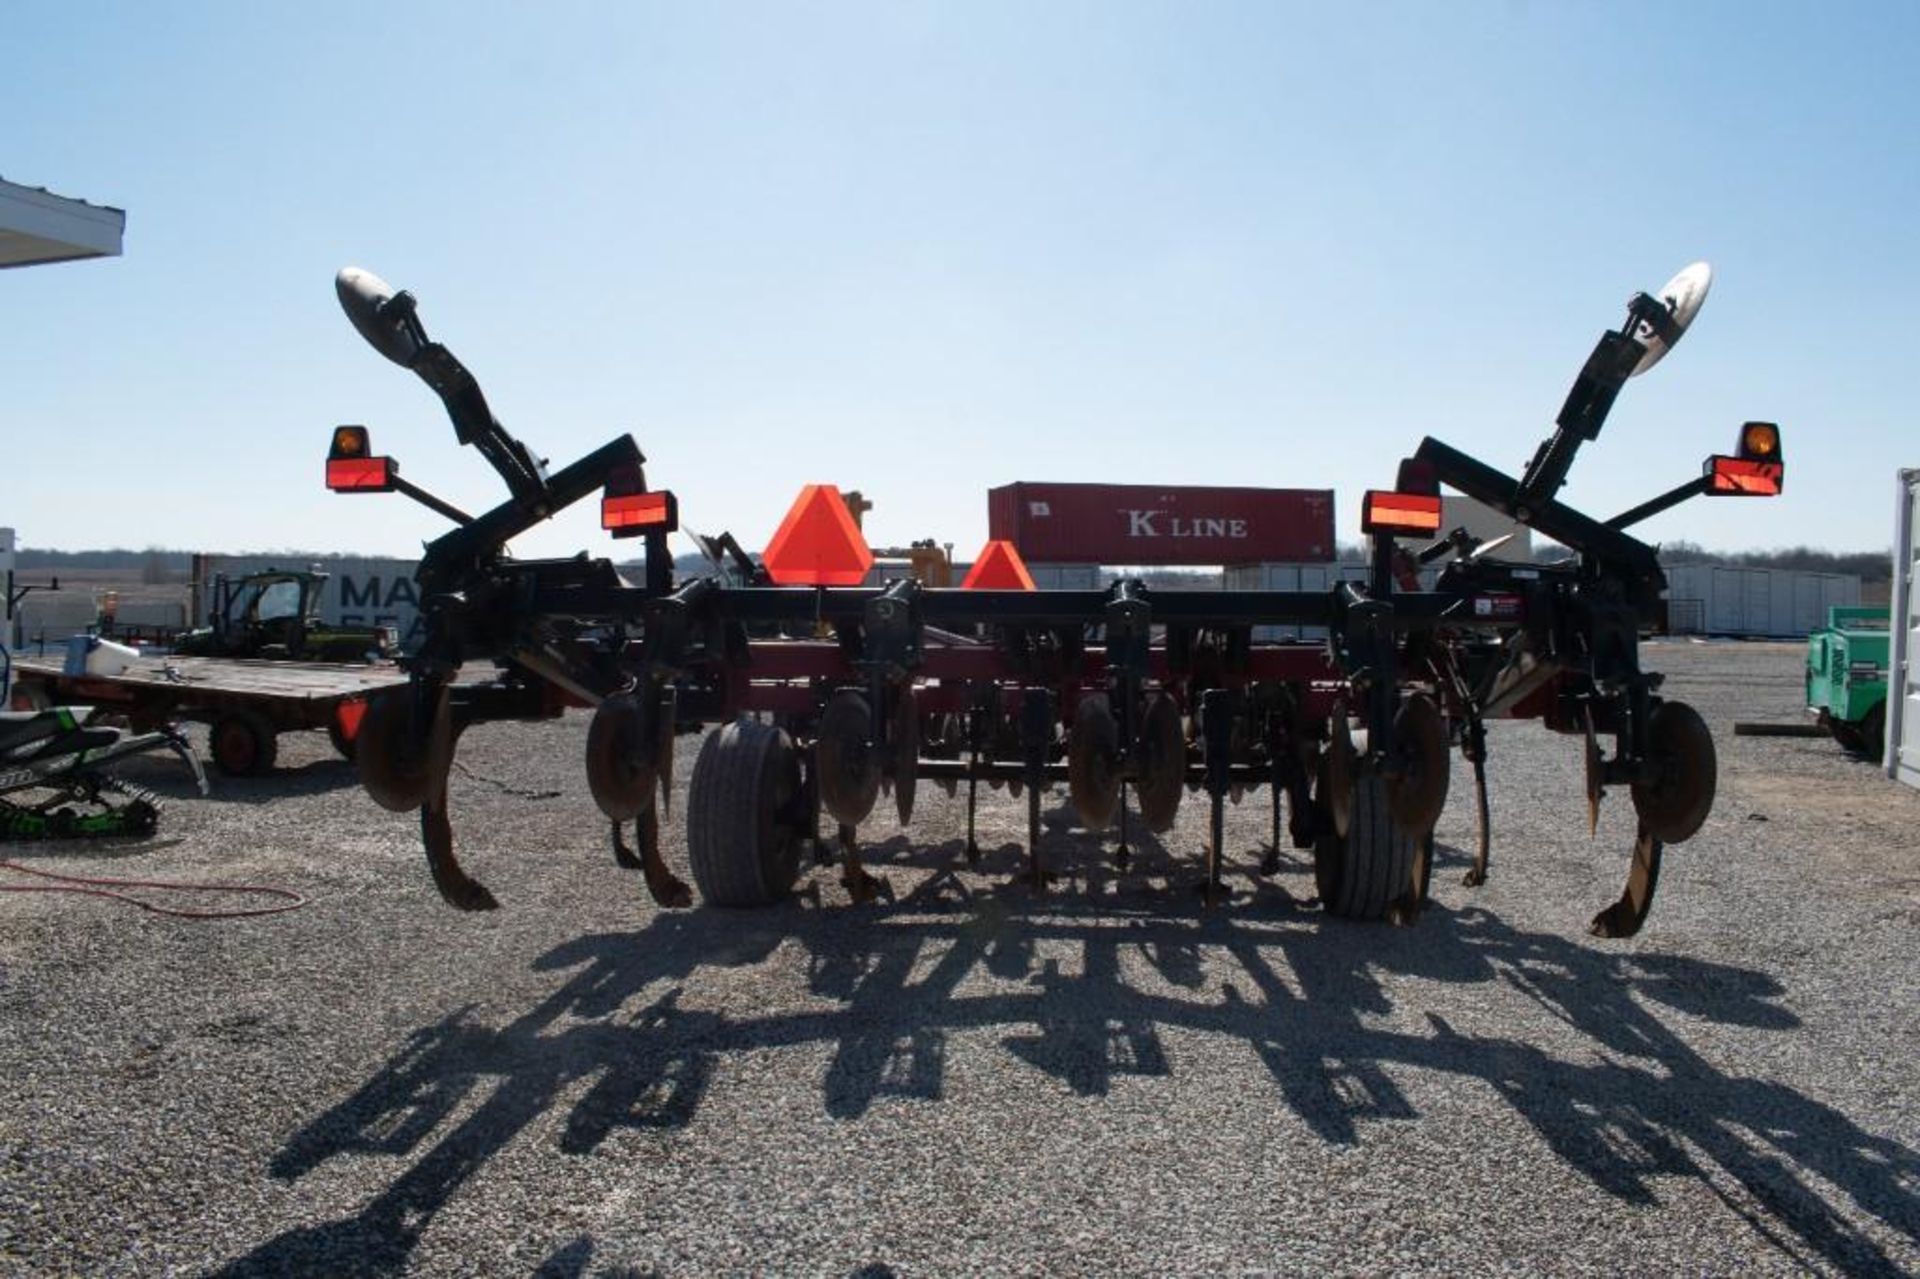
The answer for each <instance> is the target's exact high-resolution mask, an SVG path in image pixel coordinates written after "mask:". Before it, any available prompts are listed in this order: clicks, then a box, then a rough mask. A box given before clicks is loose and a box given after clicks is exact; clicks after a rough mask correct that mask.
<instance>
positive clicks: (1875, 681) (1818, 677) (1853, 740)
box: [1807, 605, 1891, 762]
mask: <svg viewBox="0 0 1920 1279" xmlns="http://www.w3.org/2000/svg"><path fill="white" fill-rule="evenodd" d="M1887 627H1888V612H1887V610H1886V609H1884V608H1848V607H1845V606H1841V605H1835V606H1834V607H1833V608H1830V609H1828V610H1827V624H1826V625H1825V626H1823V627H1821V628H1820V629H1819V630H1817V631H1814V632H1813V633H1812V634H1811V635H1809V636H1807V710H1809V711H1810V712H1812V713H1813V714H1814V715H1816V716H1817V717H1818V718H1819V721H1820V725H1821V727H1823V728H1825V729H1826V730H1827V731H1828V732H1830V733H1832V734H1833V740H1835V741H1836V742H1839V743H1840V744H1841V745H1842V746H1844V747H1846V748H1847V749H1848V750H1850V751H1852V752H1853V753H1854V754H1856V755H1863V756H1865V757H1866V758H1868V759H1871V760H1874V761H1875V762H1878V761H1879V760H1880V759H1881V758H1882V756H1883V755H1884V754H1885V751H1886V744H1887V652H1888V648H1889V645H1890V642H1891V636H1890V635H1889V634H1888V629H1887Z"/></svg>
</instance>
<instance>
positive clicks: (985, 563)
mask: <svg viewBox="0 0 1920 1279" xmlns="http://www.w3.org/2000/svg"><path fill="white" fill-rule="evenodd" d="M960 588H961V589H962V590H967V591H1030V590H1033V589H1034V586H1033V574H1031V573H1029V572H1027V562H1026V561H1025V560H1023V559H1021V558H1020V552H1019V551H1018V550H1016V549H1015V548H1014V545H1013V543H1012V542H1005V541H1000V542H988V543H987V544H986V545H985V546H984V547H982V548H981V549H980V554H979V555H978V556H977V557H975V559H974V561H973V567H972V568H970V569H968V570H967V577H966V580H965V581H963V582H961V583H960Z"/></svg>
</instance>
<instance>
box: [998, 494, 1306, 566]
mask: <svg viewBox="0 0 1920 1279" xmlns="http://www.w3.org/2000/svg"><path fill="white" fill-rule="evenodd" d="M987 528H988V530H989V531H988V534H987V536H988V537H991V538H1004V539H1006V540H1007V541H1010V542H1012V543H1013V544H1014V546H1016V547H1017V548H1018V549H1019V551H1020V554H1021V556H1022V557H1023V558H1024V559H1025V560H1026V561H1027V562H1028V563H1029V564H1124V565H1131V564H1139V565H1176V564H1259V563H1268V562H1273V561H1293V560H1331V559H1332V558H1333V556H1334V544H1333V490H1331V489H1260V488H1211V487H1191V486H1189V487H1184V488H1167V487H1163V486H1160V485H1154V484H1047V483H1038V482H1033V481H1023V482H1021V483H1018V484H1004V485H1002V486H1000V487H999V488H997V489H989V490H988V491H987Z"/></svg>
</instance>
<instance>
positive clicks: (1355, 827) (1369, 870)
mask: <svg viewBox="0 0 1920 1279" xmlns="http://www.w3.org/2000/svg"><path fill="white" fill-rule="evenodd" d="M1322 780H1323V781H1324V777H1323V779H1322ZM1418 839H1419V837H1416V836H1413V835H1409V834H1407V832H1405V831H1404V830H1402V829H1401V828H1400V827H1399V825H1398V824H1397V823H1395V822H1394V820H1393V814H1392V812H1391V810H1390V809H1389V807H1388V803H1387V783H1386V781H1385V779H1383V778H1381V777H1380V776H1379V775H1378V774H1376V773H1371V772H1364V773H1361V774H1360V775H1359V776H1357V777H1355V778H1354V779H1353V809H1352V815H1351V817H1350V818H1349V820H1348V824H1347V833H1346V835H1345V836H1344V837H1343V836H1341V835H1339V834H1338V833H1336V832H1335V831H1334V829H1333V822H1332V819H1331V816H1330V815H1328V814H1323V823H1322V827H1321V833H1320V837H1319V839H1318V840H1317V841H1316V842H1315V844H1314V849H1313V874H1314V880H1315V882H1316V883H1317V885H1318V886H1319V891H1320V904H1321V905H1322V906H1323V907H1325V908H1326V911H1327V913H1328V914H1330V915H1339V916H1341V917H1342V918H1345V919H1382V918H1384V917H1385V916H1386V914H1387V908H1388V907H1389V906H1391V905H1392V904H1393V903H1395V902H1397V901H1400V900H1401V899H1403V898H1406V897H1408V896H1410V895H1411V894H1412V893H1413V892H1414V890H1415V887H1416V885H1415V884H1414V882H1413V872H1414V864H1415V860H1416V859H1415V853H1416V852H1417V851H1418V849H1417V847H1416V845H1417V843H1418Z"/></svg>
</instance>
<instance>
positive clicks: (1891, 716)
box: [1885, 470, 1920, 786]
mask: <svg viewBox="0 0 1920 1279" xmlns="http://www.w3.org/2000/svg"><path fill="white" fill-rule="evenodd" d="M1895 501H1896V506H1895V509H1894V537H1893V599H1892V601H1891V603H1892V605H1893V607H1892V612H1891V620H1892V623H1893V625H1892V627H1891V628H1890V631H1891V634H1890V635H1889V637H1888V638H1889V640H1890V641H1891V645H1890V647H1891V652H1890V653H1889V659H1890V660H1889V662H1888V668H1887V753H1886V756H1885V759H1886V761H1887V776H1889V777H1891V778H1893V779H1894V780H1895V781H1902V782H1905V783H1906V784H1907V785H1909V786H1920V660H1917V659H1920V591H1916V590H1915V589H1914V577H1915V570H1916V569H1920V543H1916V541H1915V539H1914V529H1915V527H1916V526H1920V470H1910V471H1902V472H1900V477H1899V484H1898V486H1897V487H1896V489H1895Z"/></svg>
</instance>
